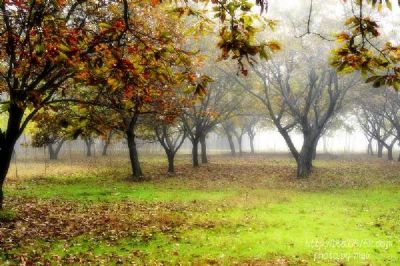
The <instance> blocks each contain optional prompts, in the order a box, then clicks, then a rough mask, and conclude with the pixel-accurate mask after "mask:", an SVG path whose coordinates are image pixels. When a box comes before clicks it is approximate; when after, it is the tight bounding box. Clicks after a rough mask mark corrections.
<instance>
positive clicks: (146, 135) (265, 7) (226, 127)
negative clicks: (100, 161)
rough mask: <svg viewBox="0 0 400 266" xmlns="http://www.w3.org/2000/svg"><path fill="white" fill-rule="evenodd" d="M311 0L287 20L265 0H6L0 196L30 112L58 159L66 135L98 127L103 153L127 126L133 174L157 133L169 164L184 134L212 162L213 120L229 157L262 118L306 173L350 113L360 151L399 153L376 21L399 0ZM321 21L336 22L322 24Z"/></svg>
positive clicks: (394, 82) (397, 84) (382, 37)
mask: <svg viewBox="0 0 400 266" xmlns="http://www.w3.org/2000/svg"><path fill="white" fill-rule="evenodd" d="M314 2H316V1H313V0H310V1H309V3H308V4H307V5H304V8H303V10H302V11H301V12H302V18H301V19H297V20H293V24H294V25H293V27H292V28H283V27H280V25H279V24H280V22H279V21H275V20H273V19H272V18H271V19H270V18H269V12H273V10H272V11H271V10H270V9H271V8H273V7H276V8H277V9H278V8H279V7H280V3H279V1H273V0H270V1H250V0H248V1H242V0H240V1H239V0H232V1H231V0H229V1H225V0H224V1H175V2H174V1H154V0H152V1H139V2H138V1H136V2H135V1H129V0H123V1H82V0H77V1H69V0H67V1H58V0H57V1H19V0H18V1H17V0H15V1H14V0H8V1H2V2H1V4H0V7H1V39H0V45H1V54H0V60H1V69H0V71H1V75H0V77H1V87H0V99H1V103H0V104H1V106H0V107H1V109H0V110H1V119H2V121H3V122H2V127H1V131H0V187H1V190H0V207H2V202H3V192H2V188H3V185H4V182H5V180H6V176H7V173H8V170H9V166H10V161H11V158H12V156H13V150H14V145H15V144H16V142H17V140H18V138H19V137H20V136H21V135H22V134H23V133H24V132H25V130H26V128H27V127H28V126H29V125H31V124H32V127H33V129H32V130H31V131H32V132H33V133H32V145H34V146H37V147H42V146H46V147H48V151H49V156H50V159H53V160H56V159H57V156H58V153H59V151H60V149H61V147H62V145H63V143H64V142H65V141H66V140H72V139H76V138H81V139H83V140H84V141H85V143H86V146H87V149H86V150H87V155H88V156H90V155H91V145H92V144H93V140H94V139H96V138H101V139H103V140H104V143H105V145H104V150H103V155H106V154H107V147H108V145H109V143H110V141H111V139H112V138H122V139H126V143H127V145H128V149H129V157H130V161H131V168H132V178H133V180H135V181H142V180H143V176H144V175H145V174H146V173H143V171H142V168H141V164H140V160H139V154H138V150H137V144H136V142H137V138H138V137H140V138H142V139H153V140H156V141H159V143H160V144H161V146H162V147H163V149H164V150H165V154H166V158H167V159H168V162H169V167H168V172H170V173H173V172H174V157H175V155H176V153H177V152H178V150H179V148H180V147H181V146H182V144H183V142H184V141H185V140H186V139H187V140H188V141H190V143H191V144H192V147H193V149H192V162H193V166H194V167H198V166H199V165H200V164H201V163H203V164H204V163H207V162H208V158H207V146H206V139H207V136H208V134H209V133H210V132H219V134H224V135H226V138H227V140H228V143H229V144H230V149H231V155H233V156H235V155H237V154H238V155H242V154H243V150H242V139H243V136H245V135H248V137H249V138H250V145H251V152H252V153H254V143H253V140H254V137H255V135H256V132H257V131H258V130H260V129H261V128H265V127H269V128H276V130H277V131H278V132H279V133H280V135H281V136H282V138H283V139H284V140H285V142H286V144H287V146H288V149H289V151H290V153H291V154H292V156H293V158H294V160H295V161H296V163H297V174H296V176H297V177H307V176H309V175H310V173H311V172H312V165H313V160H314V159H315V157H316V147H317V145H318V143H319V141H320V139H321V137H322V136H323V135H324V134H325V133H326V132H327V131H329V130H330V129H331V128H333V127H338V125H339V127H340V124H341V123H342V122H343V121H341V120H340V118H341V117H343V116H345V115H347V114H352V115H354V116H356V117H357V119H358V121H359V124H360V127H361V129H362V130H363V132H364V134H365V137H366V139H367V140H368V153H369V154H373V153H374V152H375V151H373V148H372V142H373V141H376V143H378V147H379V148H378V151H376V152H377V153H378V156H382V151H383V149H386V150H387V156H388V159H389V160H393V155H392V154H393V149H394V147H395V146H396V144H398V142H399V137H400V120H399V113H398V112H399V110H400V100H399V97H398V93H397V90H398V89H399V88H400V68H399V60H400V49H399V47H398V46H397V45H398V36H392V35H388V34H387V33H386V32H385V27H390V25H386V24H388V23H386V24H385V23H382V25H381V24H379V20H380V18H384V17H385V14H386V15H387V14H390V13H391V12H394V11H391V10H392V9H395V4H397V3H392V1H388V0H386V1H374V0H369V1H365V0H361V1H340V0H337V1H336V2H337V3H332V7H331V8H334V7H335V5H343V6H344V8H345V12H344V14H342V15H338V16H337V17H335V18H333V19H332V18H328V17H326V18H321V14H318V12H321V13H322V15H323V14H324V12H329V10H325V11H316V10H315V9H316V5H317V3H314ZM144 18H145V19H144ZM324 19H325V20H326V21H324ZM318 23H321V26H318V25H317V24H318ZM324 23H325V24H324ZM324 25H332V27H333V28H337V29H341V31H338V32H328V34H326V33H325V32H323V27H325V26H324ZM215 31H217V33H215ZM298 32H301V34H300V35H299V34H298ZM331 36H334V38H332V37H331ZM396 38H397V39H396ZM333 39H336V41H334V40H333ZM293 132H297V133H300V134H301V136H302V138H303V143H302V145H301V147H296V145H295V144H294V143H293V140H292V133H293ZM235 142H237V143H238V145H237V149H236V148H235ZM199 150H200V154H199ZM399 160H400V157H399Z"/></svg>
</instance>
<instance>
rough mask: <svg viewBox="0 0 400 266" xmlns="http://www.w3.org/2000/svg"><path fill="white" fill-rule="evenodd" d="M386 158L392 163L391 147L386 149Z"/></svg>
mask: <svg viewBox="0 0 400 266" xmlns="http://www.w3.org/2000/svg"><path fill="white" fill-rule="evenodd" d="M387 158H388V160H389V161H393V146H389V147H387Z"/></svg>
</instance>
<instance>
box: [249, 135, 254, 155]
mask: <svg viewBox="0 0 400 266" xmlns="http://www.w3.org/2000/svg"><path fill="white" fill-rule="evenodd" d="M254 137H255V136H254V135H253V134H249V139H250V153H251V154H254Z"/></svg>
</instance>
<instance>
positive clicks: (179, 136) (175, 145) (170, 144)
mask: <svg viewBox="0 0 400 266" xmlns="http://www.w3.org/2000/svg"><path fill="white" fill-rule="evenodd" d="M154 133H155V135H156V137H157V140H158V141H159V142H160V144H161V146H162V147H163V148H164V151H165V153H166V155H167V159H168V173H170V174H173V173H175V165H174V161H175V155H176V153H177V152H178V150H179V149H180V148H181V146H182V144H183V142H184V141H185V139H186V131H185V130H184V128H183V125H180V124H179V123H178V125H174V124H168V123H165V122H159V123H156V124H155V125H154Z"/></svg>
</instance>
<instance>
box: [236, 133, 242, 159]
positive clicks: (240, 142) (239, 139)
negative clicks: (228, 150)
mask: <svg viewBox="0 0 400 266" xmlns="http://www.w3.org/2000/svg"><path fill="white" fill-rule="evenodd" d="M236 138H237V142H238V147H239V156H242V155H243V150H242V139H243V136H238V137H236Z"/></svg>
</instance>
